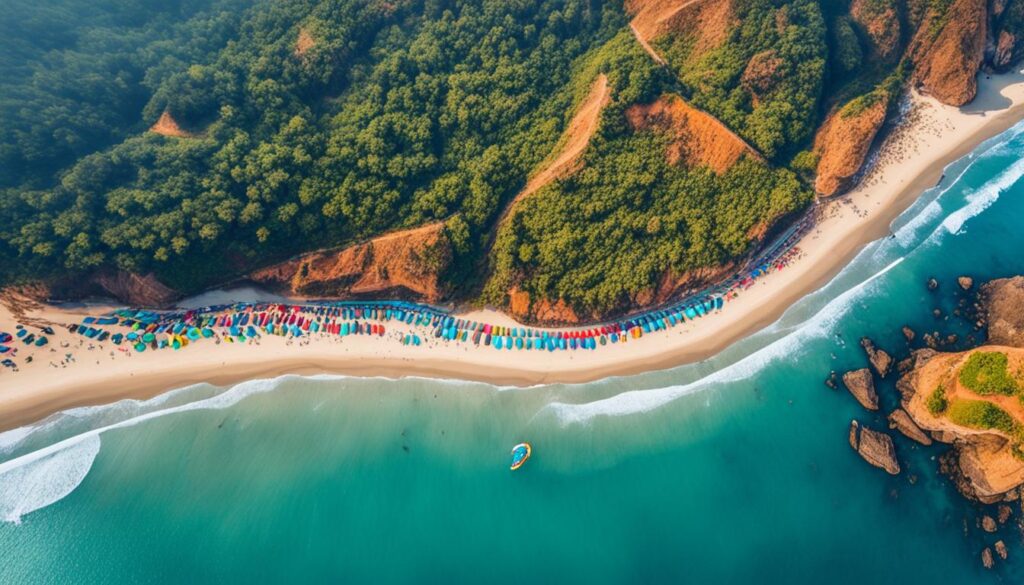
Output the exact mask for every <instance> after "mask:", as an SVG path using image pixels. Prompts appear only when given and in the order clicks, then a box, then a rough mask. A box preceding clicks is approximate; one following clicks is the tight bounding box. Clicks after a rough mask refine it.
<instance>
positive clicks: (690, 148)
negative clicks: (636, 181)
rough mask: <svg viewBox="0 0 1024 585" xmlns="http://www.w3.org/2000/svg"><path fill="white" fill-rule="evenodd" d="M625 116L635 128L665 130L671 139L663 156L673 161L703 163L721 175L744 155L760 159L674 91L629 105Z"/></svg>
mask: <svg viewBox="0 0 1024 585" xmlns="http://www.w3.org/2000/svg"><path fill="white" fill-rule="evenodd" d="M626 119H627V120H628V121H629V124H630V126H631V127H632V128H633V130H635V131H642V130H656V131H660V132H667V133H669V134H670V136H671V137H672V138H671V141H670V143H669V146H668V149H667V152H666V156H667V158H668V160H669V162H670V163H673V164H676V163H681V164H685V165H687V166H691V167H696V166H703V165H706V166H709V167H711V168H712V169H713V170H714V171H715V172H716V173H719V174H721V173H724V172H725V171H727V170H729V168H731V167H732V166H733V165H734V164H736V163H737V162H738V161H739V160H740V159H741V158H743V157H744V156H751V157H755V158H760V156H759V155H758V154H757V153H756V151H754V149H753V148H751V147H750V145H748V144H747V143H746V142H744V140H743V139H742V138H740V137H739V136H737V135H736V134H735V133H733V131H732V130H729V129H728V128H727V127H726V126H725V124H722V123H721V122H719V121H718V120H717V119H716V118H715V117H714V116H711V115H710V114H707V113H705V112H702V111H700V110H698V109H697V108H694V107H693V106H691V105H690V104H688V103H686V102H685V101H683V99H682V98H680V97H679V96H677V95H674V94H668V95H663V96H661V97H660V98H658V99H657V100H656V101H655V102H654V103H651V104H636V105H633V106H630V107H629V108H628V109H627V110H626Z"/></svg>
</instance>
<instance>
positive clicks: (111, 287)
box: [21, 270, 182, 309]
mask: <svg viewBox="0 0 1024 585" xmlns="http://www.w3.org/2000/svg"><path fill="white" fill-rule="evenodd" d="M21 291H22V292H27V294H28V296H30V297H31V298H32V299H34V300H36V301H38V302H43V303H45V302H49V301H55V300H57V301H64V300H74V299H82V298H85V297H90V296H100V297H113V298H114V299H115V300H117V301H119V302H121V303H124V304H126V305H131V306H133V307H145V308H150V309H160V308H164V307H167V306H170V305H171V304H173V303H174V301H176V300H178V299H180V298H181V296H182V295H181V293H179V292H178V291H176V290H174V289H172V288H170V287H168V286H167V285H165V284H163V283H162V282H160V281H159V280H158V279H157V277H156V275H154V274H153V273H149V274H145V275H141V274H134V273H132V272H127V271H124V270H101V271H98V272H95V273H92V274H88V275H84V276H78V277H74V278H64V279H60V280H56V281H53V282H48V283H37V284H36V285H35V286H32V287H21Z"/></svg>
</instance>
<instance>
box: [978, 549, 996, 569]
mask: <svg viewBox="0 0 1024 585" xmlns="http://www.w3.org/2000/svg"><path fill="white" fill-rule="evenodd" d="M995 564H996V563H995V560H993V559H992V549H990V548H988V547H987V546H986V547H985V550H983V551H981V566H983V567H985V568H986V569H991V568H992V567H994V566H995Z"/></svg>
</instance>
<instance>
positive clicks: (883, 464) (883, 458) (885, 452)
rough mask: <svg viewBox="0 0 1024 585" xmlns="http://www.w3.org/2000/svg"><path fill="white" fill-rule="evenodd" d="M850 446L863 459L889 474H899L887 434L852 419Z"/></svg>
mask: <svg viewBox="0 0 1024 585" xmlns="http://www.w3.org/2000/svg"><path fill="white" fill-rule="evenodd" d="M850 446H851V447H853V449H854V450H855V451H856V452H857V454H858V455H860V456H861V458H862V459H864V461H867V462H868V463H870V464H871V465H874V466H875V467H878V468H881V469H884V470H885V471H886V472H888V473H889V474H891V475H898V474H899V472H900V464H899V462H898V461H896V448H895V447H894V446H893V444H892V437H890V436H889V435H887V434H885V433H880V432H878V431H873V430H871V429H869V428H865V427H861V426H860V424H859V423H858V422H857V421H855V420H854V421H852V422H851V423H850Z"/></svg>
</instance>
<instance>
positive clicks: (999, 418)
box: [946, 400, 1019, 436]
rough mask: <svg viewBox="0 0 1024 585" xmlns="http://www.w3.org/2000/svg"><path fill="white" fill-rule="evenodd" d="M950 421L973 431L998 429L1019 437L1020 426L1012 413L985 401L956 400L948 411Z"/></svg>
mask: <svg viewBox="0 0 1024 585" xmlns="http://www.w3.org/2000/svg"><path fill="white" fill-rule="evenodd" d="M946 415H947V416H948V417H949V420H950V421H952V422H954V423H956V424H958V425H961V426H965V427H970V428H972V429H980V430H989V429H996V430H1000V431H1003V432H1005V433H1008V434H1010V435H1013V436H1016V435H1018V434H1019V433H1018V424H1017V422H1016V421H1015V420H1013V417H1012V416H1010V413H1008V412H1006V411H1005V410H1003V409H1002V408H999V407H998V406H996V405H995V404H992V403H991V402H986V401H984V400H954V401H953V402H952V403H951V404H949V408H948V409H947V410H946Z"/></svg>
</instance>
